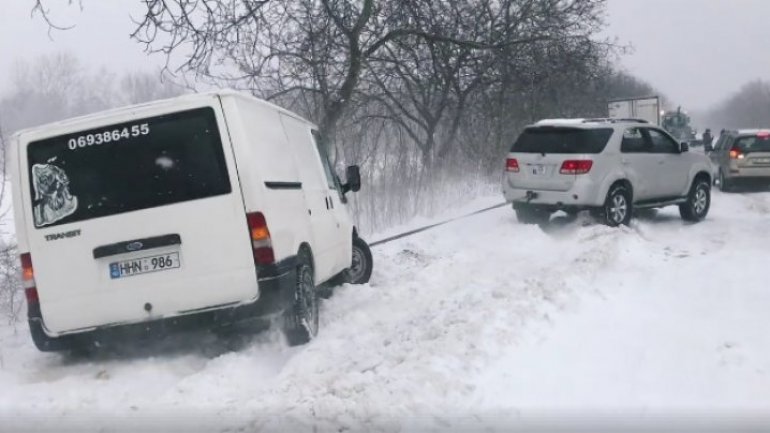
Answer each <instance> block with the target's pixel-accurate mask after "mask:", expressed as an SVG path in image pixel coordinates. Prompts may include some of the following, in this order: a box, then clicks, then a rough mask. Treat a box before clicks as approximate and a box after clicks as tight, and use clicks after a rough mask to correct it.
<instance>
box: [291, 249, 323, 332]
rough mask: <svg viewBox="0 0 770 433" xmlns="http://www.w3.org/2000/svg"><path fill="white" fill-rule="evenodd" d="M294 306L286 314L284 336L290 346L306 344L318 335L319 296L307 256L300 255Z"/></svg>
mask: <svg viewBox="0 0 770 433" xmlns="http://www.w3.org/2000/svg"><path fill="white" fill-rule="evenodd" d="M298 261H299V263H298V264H297V281H296V284H295V288H294V305H292V307H291V308H289V309H288V310H287V311H286V312H285V313H284V318H283V320H284V325H283V326H284V329H283V331H284V334H285V335H286V340H287V342H288V343H289V346H299V345H301V344H305V343H307V342H309V341H310V340H312V339H313V338H315V336H316V335H318V295H317V293H316V287H315V282H314V281H313V268H312V266H311V265H310V258H309V257H308V256H307V254H303V253H300V254H299V257H298Z"/></svg>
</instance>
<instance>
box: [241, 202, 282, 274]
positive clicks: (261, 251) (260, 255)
mask: <svg viewBox="0 0 770 433" xmlns="http://www.w3.org/2000/svg"><path fill="white" fill-rule="evenodd" d="M246 222H247V223H248V225H249V236H250V237H251V249H252V251H253V253H254V264H255V265H272V264H273V263H275V255H274V254H273V242H272V241H271V240H270V230H268V228H267V221H265V216H264V215H262V212H252V213H248V214H246Z"/></svg>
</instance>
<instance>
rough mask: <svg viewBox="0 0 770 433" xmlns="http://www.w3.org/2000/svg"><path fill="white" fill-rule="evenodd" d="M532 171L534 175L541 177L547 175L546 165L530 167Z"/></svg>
mask: <svg viewBox="0 0 770 433" xmlns="http://www.w3.org/2000/svg"><path fill="white" fill-rule="evenodd" d="M530 169H531V170H532V174H534V175H537V176H539V175H541V174H545V166H544V165H540V164H533V165H532V166H530Z"/></svg>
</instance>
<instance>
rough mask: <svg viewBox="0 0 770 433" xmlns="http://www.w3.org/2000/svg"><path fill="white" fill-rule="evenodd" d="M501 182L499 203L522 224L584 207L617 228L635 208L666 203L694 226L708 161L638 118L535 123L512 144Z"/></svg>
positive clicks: (704, 204)
mask: <svg viewBox="0 0 770 433" xmlns="http://www.w3.org/2000/svg"><path fill="white" fill-rule="evenodd" d="M504 177H505V179H504V181H503V193H504V195H505V198H506V200H507V201H508V202H510V203H512V204H513V208H514V210H515V211H516V215H517V217H518V219H519V221H521V222H523V223H542V222H545V221H548V219H549V218H550V216H551V214H552V213H554V212H556V211H558V210H562V211H565V212H567V213H577V212H579V211H582V210H589V211H591V212H592V213H593V214H594V215H595V216H596V217H597V218H599V219H600V220H601V221H602V222H604V223H605V224H607V225H609V226H617V225H620V224H628V223H629V221H630V220H631V217H632V214H633V211H634V210H635V209H644V208H661V207H664V206H669V205H676V206H679V211H680V214H681V216H682V218H683V219H685V220H687V221H700V220H702V219H703V218H705V217H706V215H707V214H708V211H709V207H710V204H711V169H710V163H709V160H708V158H707V157H706V156H705V155H704V154H702V153H694V152H693V153H691V152H688V146H687V144H686V143H677V142H676V140H674V138H673V137H671V135H669V134H668V133H667V132H665V131H664V130H663V129H661V128H658V127H656V126H653V125H651V124H649V123H647V122H646V121H643V120H635V119H587V120H583V119H562V120H551V121H549V120H546V121H541V122H538V123H537V124H535V125H532V126H529V127H527V128H526V129H525V130H524V131H523V132H522V133H521V135H520V136H519V137H518V139H517V140H516V142H515V143H514V144H513V146H512V148H511V150H510V153H509V154H508V157H507V161H506V168H505V176H504Z"/></svg>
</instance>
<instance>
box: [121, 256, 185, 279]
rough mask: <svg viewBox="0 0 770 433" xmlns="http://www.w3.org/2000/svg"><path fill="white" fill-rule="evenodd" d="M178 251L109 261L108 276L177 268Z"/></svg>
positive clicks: (123, 276) (123, 275) (126, 275)
mask: <svg viewBox="0 0 770 433" xmlns="http://www.w3.org/2000/svg"><path fill="white" fill-rule="evenodd" d="M179 266H180V262H179V253H168V254H159V255H156V256H148V257H139V258H136V259H131V260H121V261H119V262H113V263H110V278H112V279H113V280H114V279H117V278H125V277H133V276H134V275H141V274H149V273H152V272H160V271H167V270H169V269H176V268H179Z"/></svg>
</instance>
